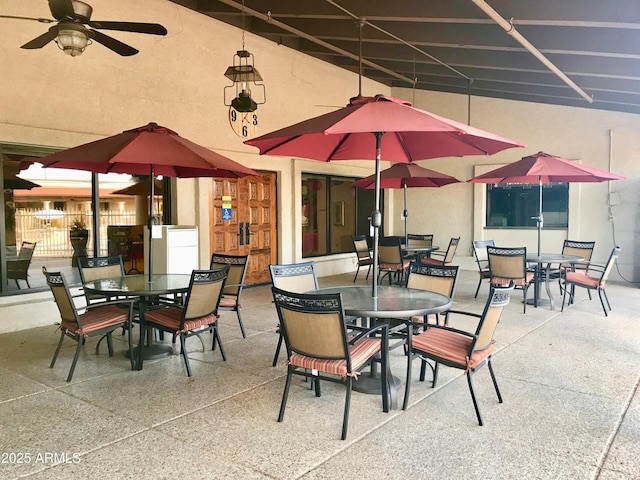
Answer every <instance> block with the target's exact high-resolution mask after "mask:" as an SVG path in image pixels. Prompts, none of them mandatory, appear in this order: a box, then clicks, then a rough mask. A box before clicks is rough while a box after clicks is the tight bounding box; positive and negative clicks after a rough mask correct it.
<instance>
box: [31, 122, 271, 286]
mask: <svg viewBox="0 0 640 480" xmlns="http://www.w3.org/2000/svg"><path fill="white" fill-rule="evenodd" d="M38 161H39V162H40V163H42V164H43V165H44V166H45V167H56V168H68V169H72V170H86V171H90V172H94V173H129V174H132V175H149V183H150V188H149V194H150V195H151V197H153V196H154V182H153V179H154V178H155V176H156V175H163V176H165V177H181V178H197V177H225V178H237V177H244V176H247V175H259V174H258V173H257V172H255V171H253V170H251V169H250V168H247V167H245V166H243V165H240V164H239V163H237V162H234V161H233V160H231V159H230V158H227V157H225V156H223V155H220V154H219V153H216V152H213V151H212V150H209V149H207V148H205V147H203V146H201V145H198V144H196V143H193V142H191V141H190V140H187V139H186V138H183V137H181V136H180V135H178V134H177V133H176V132H174V131H173V130H170V129H168V128H166V127H162V126H160V125H158V124H157V123H149V124H148V125H144V126H142V127H138V128H134V129H131V130H125V131H124V132H122V133H119V134H117V135H113V136H111V137H107V138H103V139H101V140H96V141H94V142H89V143H86V144H84V145H79V146H77V147H73V148H69V149H67V150H62V151H60V152H56V153H53V154H51V155H47V156H45V157H42V158H40V159H39V160H38ZM153 224H155V218H154V216H153V202H149V230H151V226H152V225H153ZM151 243H152V242H151V241H150V242H149V281H151V275H152V271H151V270H152V268H151V266H152V265H153V264H152V261H151V260H152V258H151V256H152V245H151Z"/></svg>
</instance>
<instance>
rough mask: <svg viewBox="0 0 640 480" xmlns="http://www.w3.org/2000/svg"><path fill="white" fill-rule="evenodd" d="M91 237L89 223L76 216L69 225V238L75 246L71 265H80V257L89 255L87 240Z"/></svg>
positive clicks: (72, 245)
mask: <svg viewBox="0 0 640 480" xmlns="http://www.w3.org/2000/svg"><path fill="white" fill-rule="evenodd" d="M88 239H89V230H87V225H86V224H85V223H84V221H83V220H82V219H81V218H78V217H76V218H74V219H73V222H71V225H70V226H69V240H70V241H71V247H73V257H71V265H72V266H73V267H76V266H78V257H86V256H87V240H88Z"/></svg>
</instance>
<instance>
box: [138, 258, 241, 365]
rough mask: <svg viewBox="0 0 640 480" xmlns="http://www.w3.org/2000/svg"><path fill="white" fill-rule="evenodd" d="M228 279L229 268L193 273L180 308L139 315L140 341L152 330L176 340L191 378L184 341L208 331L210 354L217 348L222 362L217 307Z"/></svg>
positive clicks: (222, 352)
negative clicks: (210, 339)
mask: <svg viewBox="0 0 640 480" xmlns="http://www.w3.org/2000/svg"><path fill="white" fill-rule="evenodd" d="M228 275H229V266H228V265H226V266H225V267H223V268H219V269H215V270H193V272H191V280H190V282H189V290H188V291H187V294H186V298H185V300H184V304H183V305H175V304H170V305H168V306H166V307H165V308H160V309H156V310H150V311H146V312H143V314H142V322H141V331H140V339H141V341H142V339H144V338H145V336H146V335H145V334H146V331H147V330H148V329H150V328H156V329H158V330H160V331H162V332H167V333H171V334H172V335H173V338H174V341H175V338H176V337H179V338H180V353H181V354H182V357H183V358H184V365H185V367H186V369H187V375H188V376H189V377H190V376H191V375H192V372H191V365H190V363H189V356H188V355H187V346H186V340H187V338H189V337H192V336H198V335H199V334H200V333H203V331H205V330H208V331H210V332H211V333H212V335H213V340H212V342H211V350H215V349H216V343H217V344H218V346H219V347H220V354H221V355H222V360H224V361H225V362H226V361H227V357H226V355H225V353H224V349H223V348H222V342H221V341H220V335H219V333H218V319H219V318H220V317H219V315H218V305H219V304H220V298H221V297H222V291H223V289H224V285H225V281H226V279H227V276H228Z"/></svg>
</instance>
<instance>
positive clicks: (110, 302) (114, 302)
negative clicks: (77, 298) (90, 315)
mask: <svg viewBox="0 0 640 480" xmlns="http://www.w3.org/2000/svg"><path fill="white" fill-rule="evenodd" d="M127 303H128V304H129V311H130V312H131V313H132V312H133V305H134V304H135V300H133V299H126V300H125V299H121V300H108V301H105V302H99V303H90V304H89V305H85V306H82V307H77V308H74V310H75V311H76V312H80V311H86V310H91V309H93V308H98V307H104V306H107V305H123V304H127Z"/></svg>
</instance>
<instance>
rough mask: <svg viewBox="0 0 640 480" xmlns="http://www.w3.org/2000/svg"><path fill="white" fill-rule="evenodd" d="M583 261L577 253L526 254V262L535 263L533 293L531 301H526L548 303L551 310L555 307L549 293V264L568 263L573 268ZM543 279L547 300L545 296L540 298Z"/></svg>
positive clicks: (538, 303) (534, 303) (536, 304)
mask: <svg viewBox="0 0 640 480" xmlns="http://www.w3.org/2000/svg"><path fill="white" fill-rule="evenodd" d="M583 261H584V257H581V256H579V255H563V254H561V253H541V254H540V255H536V254H527V263H534V264H535V265H536V267H535V268H536V271H535V277H534V295H533V299H532V300H531V301H529V300H527V303H531V304H532V305H533V306H535V307H538V306H539V305H542V304H547V303H548V304H549V308H550V309H551V310H553V309H554V308H555V302H554V300H553V295H551V287H550V285H549V277H550V273H551V265H552V264H556V263H557V264H563V263H568V264H570V265H571V266H572V268H573V265H575V264H576V263H580V262H583ZM543 264H546V267H545V268H544V275H542V273H543V268H542V265H543ZM543 279H544V286H545V290H546V291H547V296H548V297H549V299H548V300H547V299H546V298H540V285H541V284H542V281H543Z"/></svg>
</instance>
